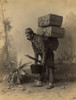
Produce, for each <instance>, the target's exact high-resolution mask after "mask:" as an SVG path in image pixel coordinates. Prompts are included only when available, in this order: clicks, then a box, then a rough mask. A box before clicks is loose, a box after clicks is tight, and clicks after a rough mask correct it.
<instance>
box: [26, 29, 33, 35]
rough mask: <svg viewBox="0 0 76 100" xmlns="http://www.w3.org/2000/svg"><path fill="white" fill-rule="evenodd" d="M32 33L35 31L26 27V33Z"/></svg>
mask: <svg viewBox="0 0 76 100" xmlns="http://www.w3.org/2000/svg"><path fill="white" fill-rule="evenodd" d="M31 33H34V32H33V30H32V29H31V28H26V29H25V34H31Z"/></svg>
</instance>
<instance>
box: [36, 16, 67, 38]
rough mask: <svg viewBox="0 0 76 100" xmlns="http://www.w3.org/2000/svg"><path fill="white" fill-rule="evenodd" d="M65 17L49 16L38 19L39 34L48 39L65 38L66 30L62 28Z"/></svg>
mask: <svg viewBox="0 0 76 100" xmlns="http://www.w3.org/2000/svg"><path fill="white" fill-rule="evenodd" d="M62 21H63V17H62V16H58V15H54V14H48V15H46V16H42V17H39V18H38V27H39V28H38V29H37V34H39V35H42V36H46V37H55V38H63V37H64V33H65V30H64V28H62V27H61V26H62Z"/></svg>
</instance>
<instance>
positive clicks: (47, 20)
mask: <svg viewBox="0 0 76 100" xmlns="http://www.w3.org/2000/svg"><path fill="white" fill-rule="evenodd" d="M62 21H63V17H62V16H58V15H54V14H48V15H46V16H42V17H39V18H38V27H47V26H61V25H62Z"/></svg>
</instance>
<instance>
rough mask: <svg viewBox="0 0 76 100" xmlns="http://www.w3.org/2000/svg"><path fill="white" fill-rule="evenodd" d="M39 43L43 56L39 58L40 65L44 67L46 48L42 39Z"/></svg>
mask: <svg viewBox="0 0 76 100" xmlns="http://www.w3.org/2000/svg"><path fill="white" fill-rule="evenodd" d="M40 43H41V50H42V54H43V55H42V58H41V65H42V66H44V65H45V63H46V53H47V50H46V47H45V45H44V41H43V39H41V41H40Z"/></svg>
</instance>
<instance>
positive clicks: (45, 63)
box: [25, 28, 55, 89]
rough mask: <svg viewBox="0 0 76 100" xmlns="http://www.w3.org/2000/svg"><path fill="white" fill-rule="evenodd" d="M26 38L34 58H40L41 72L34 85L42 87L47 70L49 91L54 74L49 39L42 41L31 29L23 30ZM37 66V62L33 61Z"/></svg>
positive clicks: (52, 55)
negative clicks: (30, 44) (29, 42)
mask: <svg viewBox="0 0 76 100" xmlns="http://www.w3.org/2000/svg"><path fill="white" fill-rule="evenodd" d="M25 34H26V37H27V39H28V40H29V41H31V43H32V47H33V50H34V55H35V58H36V59H38V56H39V55H40V56H41V65H42V72H41V75H40V78H39V81H38V82H37V83H36V86H42V82H43V80H44V78H45V73H46V69H47V70H48V87H47V89H51V88H52V87H53V86H54V85H53V83H54V81H55V74H54V53H53V51H52V50H51V48H49V43H50V42H49V39H44V38H43V37H41V36H38V35H36V34H35V33H34V32H33V30H32V29H31V28H27V29H25ZM35 64H37V61H35Z"/></svg>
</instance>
